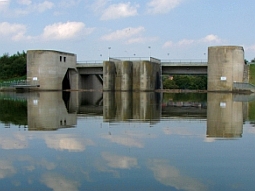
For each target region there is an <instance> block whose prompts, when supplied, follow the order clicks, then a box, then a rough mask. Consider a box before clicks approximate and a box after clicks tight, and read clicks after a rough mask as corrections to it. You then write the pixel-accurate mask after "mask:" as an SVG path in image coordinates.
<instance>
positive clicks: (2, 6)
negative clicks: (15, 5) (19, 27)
mask: <svg viewBox="0 0 255 191" xmlns="http://www.w3.org/2000/svg"><path fill="white" fill-rule="evenodd" d="M9 4H10V0H6V1H0V12H5V11H7V10H8V7H9Z"/></svg>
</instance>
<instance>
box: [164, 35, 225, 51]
mask: <svg viewBox="0 0 255 191" xmlns="http://www.w3.org/2000/svg"><path fill="white" fill-rule="evenodd" d="M223 42H224V40H222V39H220V38H219V37H218V36H217V35H214V34H209V35H207V36H205V37H203V38H201V39H182V40H180V41H178V42H173V41H166V42H165V43H164V44H163V48H169V47H183V46H190V45H194V44H201V43H203V44H214V43H218V44H221V43H223Z"/></svg>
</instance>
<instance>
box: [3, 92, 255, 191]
mask: <svg viewBox="0 0 255 191" xmlns="http://www.w3.org/2000/svg"><path fill="white" fill-rule="evenodd" d="M253 100H255V99H254V97H253V96H241V95H233V94H215V93H214V94H164V95H160V94H155V93H127V92H124V93H104V94H102V93H99V92H87V93H84V92H83V93H78V92H72V93H71V94H67V95H62V93H61V92H41V93H40V92H39V93H30V94H27V93H23V94H15V93H12V94H10V93H9V94H7V93H0V115H1V116H0V185H1V189H0V190H54V191H59V190H61V191H62V190H72V191H76V190H121V191H122V190H173V191H174V190H185V191H197V190H199V191H200V190H201V191H207V190H208V191H209V190H212V191H214V190H217V191H218V190H224V191H226V190H254V188H255V127H254V124H253V119H255V117H253V115H255V113H253V112H252V111H253V104H255V102H254V101H253ZM254 121H255V120H254Z"/></svg>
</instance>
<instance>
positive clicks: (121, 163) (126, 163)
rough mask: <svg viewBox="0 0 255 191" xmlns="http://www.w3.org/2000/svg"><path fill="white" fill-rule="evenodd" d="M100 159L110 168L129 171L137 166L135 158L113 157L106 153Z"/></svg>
mask: <svg viewBox="0 0 255 191" xmlns="http://www.w3.org/2000/svg"><path fill="white" fill-rule="evenodd" d="M102 157H103V159H105V160H106V161H107V165H108V166H109V167H111V168H119V169H130V168H133V167H136V166H137V164H138V163H137V159H136V158H132V157H127V156H119V155H114V154H112V153H108V152H104V153H102Z"/></svg>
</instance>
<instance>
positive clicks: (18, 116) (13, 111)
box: [0, 100, 27, 125]
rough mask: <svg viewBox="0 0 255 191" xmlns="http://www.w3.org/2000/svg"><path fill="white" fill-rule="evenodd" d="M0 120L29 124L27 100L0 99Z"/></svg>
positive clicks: (16, 123)
mask: <svg viewBox="0 0 255 191" xmlns="http://www.w3.org/2000/svg"><path fill="white" fill-rule="evenodd" d="M0 105H1V107H0V121H2V122H3V123H13V124H15V125H27V102H26V101H17V100H15V101H14V100H0Z"/></svg>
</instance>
